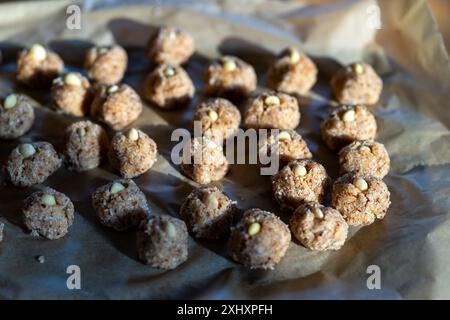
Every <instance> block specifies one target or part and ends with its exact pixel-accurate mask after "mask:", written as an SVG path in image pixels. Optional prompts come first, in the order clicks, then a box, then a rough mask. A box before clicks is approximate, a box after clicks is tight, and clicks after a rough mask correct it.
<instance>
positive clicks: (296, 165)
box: [272, 160, 330, 210]
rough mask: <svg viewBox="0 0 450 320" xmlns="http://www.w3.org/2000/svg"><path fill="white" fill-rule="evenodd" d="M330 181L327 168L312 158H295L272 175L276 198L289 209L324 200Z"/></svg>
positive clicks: (282, 206)
mask: <svg viewBox="0 0 450 320" xmlns="http://www.w3.org/2000/svg"><path fill="white" fill-rule="evenodd" d="M329 183H330V178H329V177H328V174H327V172H326V171H325V168H324V167H323V166H322V165H321V164H320V163H317V162H315V161H312V160H293V161H291V162H289V163H288V164H287V165H286V166H284V167H283V168H282V169H281V170H280V171H279V172H278V173H277V174H276V175H274V176H272V189H273V193H274V196H275V199H276V200H277V202H278V203H279V204H280V206H281V208H283V209H287V210H295V209H296V208H297V207H298V206H299V205H301V204H302V203H303V202H306V201H314V202H319V203H320V202H322V201H323V199H324V197H325V194H326V192H327V189H328V186H329Z"/></svg>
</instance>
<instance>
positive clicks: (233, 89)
mask: <svg viewBox="0 0 450 320" xmlns="http://www.w3.org/2000/svg"><path fill="white" fill-rule="evenodd" d="M256 85H257V78H256V72H255V69H253V67H252V66H251V65H250V64H248V63H246V62H244V61H243V60H241V59H239V58H237V57H233V56H224V57H222V58H220V59H218V60H216V61H213V62H212V63H211V64H210V65H209V66H208V67H207V68H206V72H205V85H204V93H205V95H207V96H218V97H224V98H230V99H233V98H236V99H237V98H241V97H247V96H249V95H250V94H251V93H252V92H253V91H255V89H256Z"/></svg>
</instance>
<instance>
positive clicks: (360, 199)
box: [331, 172, 391, 226]
mask: <svg viewBox="0 0 450 320" xmlns="http://www.w3.org/2000/svg"><path fill="white" fill-rule="evenodd" d="M389 198H390V193H389V190H388V188H387V186H386V184H385V183H384V182H383V181H382V180H381V179H379V178H376V177H374V176H370V175H363V174H360V173H358V172H349V173H347V174H346V175H344V176H342V177H340V178H339V179H337V180H336V181H335V183H334V184H333V192H332V196H331V201H332V204H333V207H335V208H336V209H337V210H339V212H340V213H341V214H342V215H343V216H344V218H345V220H346V221H347V223H348V224H349V225H351V226H359V225H368V224H371V223H372V222H374V221H375V219H377V218H378V219H383V218H384V216H385V215H386V212H387V209H388V207H389V205H390V204H391V201H390V200H389Z"/></svg>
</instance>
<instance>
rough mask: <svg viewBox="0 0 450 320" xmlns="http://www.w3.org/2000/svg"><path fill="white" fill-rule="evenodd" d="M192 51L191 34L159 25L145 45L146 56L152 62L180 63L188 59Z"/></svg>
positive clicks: (192, 41)
mask: <svg viewBox="0 0 450 320" xmlns="http://www.w3.org/2000/svg"><path fill="white" fill-rule="evenodd" d="M193 53H194V39H193V38H192V36H191V35H190V34H189V33H187V32H185V31H183V30H181V29H179V28H174V27H165V26H164V27H160V28H159V29H158V31H157V32H156V33H155V35H154V36H153V37H152V38H150V40H149V42H148V45H147V57H148V59H149V60H150V62H152V63H154V64H164V63H168V64H171V65H180V64H183V63H185V62H186V61H188V59H189V58H190V57H191V56H192V54H193Z"/></svg>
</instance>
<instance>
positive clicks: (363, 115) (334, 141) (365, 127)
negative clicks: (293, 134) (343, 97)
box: [320, 105, 377, 150]
mask: <svg viewBox="0 0 450 320" xmlns="http://www.w3.org/2000/svg"><path fill="white" fill-rule="evenodd" d="M320 130H321V134H322V139H323V140H324V141H325V143H326V144H327V145H328V147H329V148H330V149H333V150H336V149H340V148H342V147H344V146H346V145H347V144H349V143H351V142H353V141H355V140H373V139H375V136H376V134H377V122H376V120H375V117H374V116H373V114H372V113H371V112H370V111H369V110H368V109H367V108H366V107H365V106H360V105H357V106H341V107H339V108H337V109H336V110H334V111H333V112H332V113H331V115H330V116H329V117H328V118H327V119H325V120H324V121H322V123H321V124H320Z"/></svg>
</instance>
